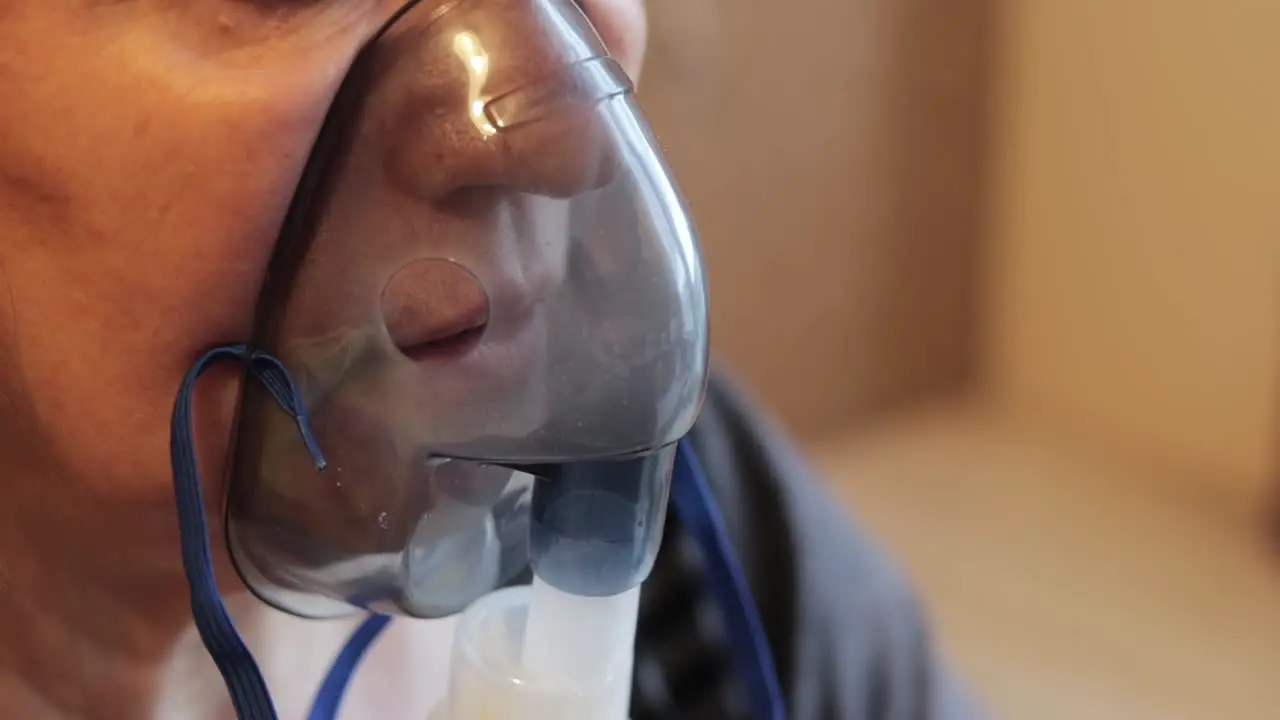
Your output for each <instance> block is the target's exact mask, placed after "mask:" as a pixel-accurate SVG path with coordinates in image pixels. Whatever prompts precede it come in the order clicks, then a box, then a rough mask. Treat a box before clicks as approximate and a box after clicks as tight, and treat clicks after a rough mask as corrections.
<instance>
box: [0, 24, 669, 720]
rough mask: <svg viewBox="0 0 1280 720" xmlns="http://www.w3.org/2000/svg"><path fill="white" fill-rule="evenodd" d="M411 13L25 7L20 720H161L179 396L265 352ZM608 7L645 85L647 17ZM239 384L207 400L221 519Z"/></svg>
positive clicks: (7, 48) (14, 31)
mask: <svg viewBox="0 0 1280 720" xmlns="http://www.w3.org/2000/svg"><path fill="white" fill-rule="evenodd" d="M442 1H443V0H423V2H425V3H428V4H431V3H441V2H442ZM530 1H531V2H532V1H533V0H530ZM403 2H404V0H3V2H0V93H2V96H0V293H2V294H0V406H2V407H0V478H3V479H2V480H0V717H22V718H28V719H31V720H38V719H40V718H98V717H101V718H131V717H143V716H145V715H146V714H147V713H148V712H149V710H150V708H151V707H152V705H153V702H154V697H155V695H156V693H157V692H158V690H157V686H158V685H159V683H160V679H159V678H160V675H161V671H162V667H163V665H164V663H165V662H166V658H168V657H169V655H170V653H171V650H172V648H173V646H174V643H175V641H176V639H177V638H178V637H179V635H180V634H182V633H183V632H184V630H185V629H186V628H187V626H188V625H189V624H190V608H189V604H188V594H187V589H186V585H185V582H184V579H183V575H182V569H181V564H180V560H179V555H178V539H177V537H178V536H177V533H178V527H177V520H176V517H175V513H174V503H173V493H172V481H171V477H170V467H169V448H168V443H169V421H170V413H171V411H172V404H173V399H174V393H175V391H176V390H177V388H178V386H179V384H180V381H181V378H182V375H183V373H184V372H185V371H186V370H187V368H188V366H189V365H190V364H191V362H192V361H193V360H194V359H195V357H197V355H198V354H199V353H200V352H201V351H202V350H204V349H206V348H208V347H211V346H214V345H218V344H221V343H224V342H228V341H235V340H244V339H246V338H247V336H248V334H249V329H250V328H249V325H250V315H251V310H252V307H253V304H254V301H255V299H256V292H257V290H258V288H259V286H260V284H261V281H262V276H263V271H264V265H265V263H266V261H267V259H268V257H269V256H270V254H271V251H272V247H273V244H274V242H275V239H276V235H277V230H278V226H279V223H280V221H281V219H282V215H283V213H284V211H285V209H286V205H287V203H288V202H289V199H290V196H291V193H292V191H293V188H294V183H295V181H296V179H297V177H298V174H299V172H300V170H301V166H302V163H303V162H304V161H305V159H306V157H307V154H308V151H309V149H310V143H311V140H312V139H313V137H314V134H315V132H316V130H317V129H318V126H319V123H320V122H321V120H322V119H323V116H324V113H325V110H326V108H327V104H328V102H329V101H330V99H331V97H332V94H333V92H334V90H335V87H336V85H337V83H338V82H339V81H340V80H341V77H342V74H343V71H344V69H345V67H346V65H347V63H348V62H349V61H350V60H351V58H352V57H353V55H354V54H355V53H356V52H357V50H358V49H359V48H360V47H361V46H362V44H363V43H364V41H365V40H366V39H367V38H368V37H369V36H370V34H371V33H372V32H373V31H374V30H375V29H376V28H377V27H378V26H379V25H380V24H381V23H382V21H383V20H385V19H386V18H387V17H388V16H389V14H390V13H392V12H394V11H395V10H396V9H397V8H398V7H399V6H400V5H401V4H402V3H403ZM583 4H584V5H586V7H587V11H588V14H589V15H590V16H591V17H592V19H593V20H594V21H595V22H596V24H597V27H598V28H599V29H600V31H601V34H602V35H603V36H604V37H605V40H606V43H607V44H609V46H610V48H611V50H612V51H613V52H614V54H615V56H617V57H618V58H619V59H620V60H621V61H622V62H623V64H624V66H625V67H627V69H628V70H629V71H630V72H632V73H633V75H634V74H635V72H636V71H637V70H638V68H639V63H640V60H641V53H642V49H643V46H644V38H645V24H644V16H643V7H642V0H586V1H585V2H584V3H583ZM234 378H235V373H233V372H228V373H224V374H222V375H215V376H210V377H209V378H208V379H207V381H205V382H203V383H202V388H201V393H200V394H199V396H198V398H197V408H201V409H203V412H201V413H200V417H198V418H197V426H198V428H197V429H198V436H199V439H200V445H201V456H202V467H203V472H204V477H205V478H206V484H207V485H212V486H213V487H211V488H210V492H211V494H217V493H219V492H220V489H219V488H218V487H217V486H216V483H215V481H216V480H217V479H218V478H220V477H222V472H221V467H220V463H221V459H222V457H223V455H224V451H225V444H226V442H227V440H228V438H229V435H230V432H229V423H230V401H232V400H234V398H235V396H236V393H237V392H238V389H237V388H236V386H235V382H236V381H235V379H234ZM215 545H216V546H218V547H220V546H221V545H220V544H219V543H217V541H216V539H215ZM223 589H224V591H226V592H235V591H237V590H240V589H239V588H236V587H234V586H232V585H231V584H229V582H228V581H227V580H225V579H224V582H223Z"/></svg>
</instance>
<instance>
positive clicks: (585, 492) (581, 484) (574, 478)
mask: <svg viewBox="0 0 1280 720" xmlns="http://www.w3.org/2000/svg"><path fill="white" fill-rule="evenodd" d="M673 454H674V449H672V450H670V451H666V450H664V451H661V452H659V453H657V454H655V455H653V456H648V457H643V458H638V459H635V460H628V461H622V462H616V463H604V462H600V463H582V464H577V465H574V466H563V467H560V468H557V469H556V470H555V471H554V472H547V475H550V476H551V477H546V476H542V475H540V477H539V479H538V480H537V481H536V482H535V484H534V489H533V493H532V501H531V510H530V518H531V521H530V543H531V557H532V558H533V569H534V580H533V583H532V585H530V586H521V587H511V588H506V589H503V590H498V591H496V592H493V593H490V594H489V595H486V596H485V597H483V598H481V599H480V600H478V601H476V602H475V603H474V604H473V605H472V606H471V607H470V608H468V609H467V611H466V612H464V613H463V614H462V617H461V619H460V621H459V623H458V627H457V631H456V635H455V638H454V647H453V660H452V664H451V667H450V673H451V677H450V682H449V697H448V699H447V700H446V701H445V703H444V704H443V705H442V706H441V707H440V708H438V709H437V711H436V713H435V714H434V715H433V716H432V718H431V720H626V718H627V716H628V711H629V707H630V701H631V684H632V674H633V666H634V649H635V639H636V624H637V620H638V617H639V610H640V583H641V582H642V581H643V580H644V579H645V578H646V577H647V576H648V574H649V571H650V570H651V569H652V567H653V561H654V558H655V556H656V553H657V547H658V545H659V543H660V540H661V535H662V520H663V518H664V517H665V512H666V502H667V495H668V489H669V485H670V470H671V458H672V457H673Z"/></svg>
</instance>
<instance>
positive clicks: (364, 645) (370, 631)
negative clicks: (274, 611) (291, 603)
mask: <svg viewBox="0 0 1280 720" xmlns="http://www.w3.org/2000/svg"><path fill="white" fill-rule="evenodd" d="M390 622H391V618H390V617H389V616H387V615H370V616H369V617H368V618H366V619H365V621H364V622H363V623H361V624H360V627H358V628H356V631H355V632H354V633H352V634H351V638H350V639H349V640H347V644H346V647H344V648H342V652H340V653H338V658H337V659H336V660H334V661H333V667H331V668H329V674H328V675H326V676H325V678H324V682H323V683H321V684H320V691H319V692H317V693H316V699H315V703H314V704H312V706H311V712H310V713H308V714H307V720H333V719H334V718H336V717H338V708H339V707H340V706H341V705H342V697H343V696H344V695H346V694H347V686H348V685H350V684H351V677H352V676H353V675H355V672H356V667H357V666H359V665H360V661H361V660H362V659H364V654H365V651H367V650H368V649H369V646H370V645H372V644H373V641H374V640H377V639H378V636H379V635H380V634H382V631H383V630H385V629H386V628H387V625H388V624H389V623H390Z"/></svg>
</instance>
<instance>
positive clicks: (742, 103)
mask: <svg viewBox="0 0 1280 720" xmlns="http://www.w3.org/2000/svg"><path fill="white" fill-rule="evenodd" d="M649 6H650V9H651V13H652V14H653V16H654V36H653V44H652V54H651V56H650V63H649V66H648V68H647V69H646V74H645V82H644V86H643V88H642V91H641V97H642V99H643V101H644V104H645V107H646V110H647V111H648V114H649V117H650V120H651V121H652V122H653V125H654V127H655V130H656V131H657V133H658V136H659V139H660V141H661V142H662V144H663V146H664V148H665V149H666V151H667V152H668V156H669V159H670V160H671V163H672V165H673V166H674V168H675V171H676V174H677V176H678V178H679V180H680V183H681V185H682V186H683V188H684V190H685V192H686V194H687V196H688V198H689V200H690V204H691V205H692V208H693V210H694V212H695V214H696V216H697V219H698V222H699V226H700V229H701V232H702V235H703V244H704V251H705V253H706V256H707V262H708V266H709V272H710V278H711V286H712V293H713V295H712V297H713V323H714V325H713V338H714V339H713V342H714V346H715V348H716V350H717V352H718V353H719V354H720V355H721V356H722V357H723V358H724V359H726V360H728V361H729V363H730V364H732V365H733V366H735V367H736V368H737V369H738V370H739V371H741V373H742V374H744V375H746V376H747V378H748V379H749V380H750V381H751V382H752V384H753V385H754V386H755V387H756V388H757V389H758V390H759V391H760V392H761V393H762V394H763V396H764V398H765V400H766V401H767V402H768V403H769V404H770V405H772V406H774V407H775V408H776V409H778V410H779V411H781V413H782V414H783V416H784V417H785V418H786V419H787V420H788V421H790V423H791V424H792V425H793V426H794V427H796V428H798V429H800V430H802V431H811V430H819V429H822V428H825V427H829V426H830V425H832V424H833V423H836V422H838V421H843V420H847V419H856V418H857V417H859V416H860V415H861V414H864V413H866V412H867V411H869V410H871V409H878V408H880V407H883V406H884V405H886V404H887V403H890V402H893V401H895V400H898V399H901V398H905V397H910V396H913V395H917V394H920V393H922V392H925V391H928V390H933V389H938V388H942V387H949V386H954V385H956V384H958V383H960V382H962V381H963V379H964V378H965V377H966V375H967V373H968V371H969V369H970V360H971V357H972V352H971V351H972V349H973V347H974V345H973V344H974V334H973V332H972V330H973V317H974V312H973V297H974V290H975V274H974V273H975V271H976V269H977V267H978V264H979V263H978V260H979V256H978V254H977V252H976V248H977V239H978V217H977V216H978V212H979V211H980V209H981V207H982V203H981V202H980V199H981V195H980V190H981V183H980V182H979V178H980V163H981V161H982V159H983V157H984V152H983V148H982V144H981V138H982V136H983V133H984V121H983V116H982V111H983V107H984V106H983V101H982V90H983V81H984V77H985V75H984V68H983V52H984V50H985V47H986V45H985V43H984V36H983V35H984V33H983V30H984V21H985V13H983V12H980V11H979V10H980V8H981V6H982V2H979V1H978V0H966V1H964V2H949V3H938V2H934V1H933V0H790V2H788V3H782V4H780V3H743V2H741V1H740V0H650V2H649Z"/></svg>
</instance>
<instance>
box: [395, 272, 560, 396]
mask: <svg viewBox="0 0 1280 720" xmlns="http://www.w3.org/2000/svg"><path fill="white" fill-rule="evenodd" d="M508 285H510V284H508ZM539 307H540V303H539V302H538V300H537V299H536V298H535V297H533V296H532V294H531V293H529V292H524V291H522V289H521V288H519V287H516V286H504V287H502V288H497V289H496V292H494V293H493V295H492V296H491V295H490V294H489V293H487V292H486V290H485V288H484V287H483V286H482V285H481V284H480V282H479V281H478V280H477V279H476V278H475V276H474V275H472V274H471V273H470V272H469V271H468V270H466V269H465V268H463V267H462V266H461V265H458V264H455V263H453V262H450V261H446V260H420V261H416V262H413V263H410V264H409V265H406V266H405V267H404V268H402V269H401V270H399V271H398V272H397V273H396V274H395V275H394V276H393V277H392V279H391V281H390V282H389V283H388V285H387V287H386V289H385V290H384V293H383V318H384V321H385V322H386V326H387V331H388V333H389V335H390V337H391V341H392V343H393V344H394V345H395V347H396V348H397V349H398V350H399V351H400V353H401V354H403V355H404V357H406V358H408V359H409V360H411V361H413V362H414V363H416V364H418V365H419V366H422V367H424V368H428V369H434V370H435V371H444V372H448V373H449V374H450V375H453V374H454V373H463V374H465V375H468V376H470V377H471V378H472V379H474V380H476V381H477V382H480V383H484V384H488V385H491V386H494V387H501V386H506V385H508V384H509V383H510V382H512V381H514V380H516V379H518V377H519V376H520V375H521V373H520V372H519V368H520V367H521V366H522V365H524V364H528V363H529V361H530V359H531V357H530V356H531V355H532V354H533V352H534V351H535V347H536V345H535V341H536V338H537V335H538V334H537V332H536V331H535V330H536V327H535V326H536V325H537V319H538V317H539V316H540V313H539V312H538V311H539ZM468 384H470V383H468Z"/></svg>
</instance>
